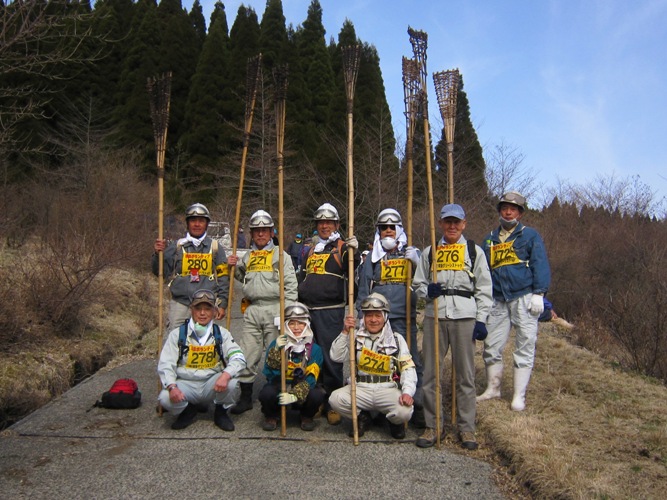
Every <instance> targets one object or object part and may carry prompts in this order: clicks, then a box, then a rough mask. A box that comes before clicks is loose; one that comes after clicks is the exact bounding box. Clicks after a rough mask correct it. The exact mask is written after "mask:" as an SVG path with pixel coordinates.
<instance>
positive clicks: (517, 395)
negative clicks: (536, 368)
mask: <svg viewBox="0 0 667 500" xmlns="http://www.w3.org/2000/svg"><path fill="white" fill-rule="evenodd" d="M532 371H533V369H532V368H515V369H514V397H513V398H512V410H514V411H523V410H525V409H526V388H527V387H528V382H529V381H530V373H531V372H532Z"/></svg>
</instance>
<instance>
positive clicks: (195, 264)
mask: <svg viewBox="0 0 667 500" xmlns="http://www.w3.org/2000/svg"><path fill="white" fill-rule="evenodd" d="M195 269H196V270H197V271H196V272H194V273H193V271H194V270H195ZM212 272H213V256H212V255H211V254H210V253H184V254H183V263H182V267H181V274H182V275H183V276H187V275H190V274H199V276H210V275H211V274H212Z"/></svg>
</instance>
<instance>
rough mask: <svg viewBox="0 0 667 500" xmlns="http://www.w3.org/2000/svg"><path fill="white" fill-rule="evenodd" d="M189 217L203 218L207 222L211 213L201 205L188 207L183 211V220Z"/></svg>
mask: <svg viewBox="0 0 667 500" xmlns="http://www.w3.org/2000/svg"><path fill="white" fill-rule="evenodd" d="M190 217H204V218H205V219H207V220H208V221H209V222H210V221H211V213H210V212H209V211H208V208H206V207H205V206H204V205H202V204H201V203H195V204H194V205H190V206H189V207H188V208H187V209H186V210H185V220H188V219H189V218H190Z"/></svg>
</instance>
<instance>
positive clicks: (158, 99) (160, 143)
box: [146, 71, 171, 416]
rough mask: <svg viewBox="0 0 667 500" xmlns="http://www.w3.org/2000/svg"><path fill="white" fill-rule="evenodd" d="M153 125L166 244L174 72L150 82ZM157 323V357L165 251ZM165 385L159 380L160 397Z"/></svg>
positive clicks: (160, 225)
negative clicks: (167, 162) (166, 186)
mask: <svg viewBox="0 0 667 500" xmlns="http://www.w3.org/2000/svg"><path fill="white" fill-rule="evenodd" d="M146 86H147V89H148V94H149V101H150V107H151V119H152V121H153V137H154V139H155V152H156V163H157V185H158V217H157V221H158V222H157V227H158V229H157V237H158V239H159V240H164V157H165V153H166V150H167V129H168V127H169V105H170V102H171V72H170V71H169V72H167V73H164V74H162V75H161V76H159V77H156V78H148V82H147V84H146ZM157 258H158V299H157V303H158V306H157V309H158V314H157V315H158V321H157V324H158V326H157V328H158V331H157V357H158V359H160V354H161V353H162V340H163V334H164V251H162V250H160V251H159V252H158V256H157ZM160 390H162V382H161V381H160V380H159V379H158V393H159V391H160ZM158 413H159V414H160V416H162V405H160V404H159V403H158Z"/></svg>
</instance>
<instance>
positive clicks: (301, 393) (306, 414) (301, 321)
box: [259, 302, 326, 431]
mask: <svg viewBox="0 0 667 500" xmlns="http://www.w3.org/2000/svg"><path fill="white" fill-rule="evenodd" d="M282 349H284V350H285V356H286V359H287V366H286V372H285V379H286V381H287V385H288V386H289V388H288V390H287V392H280V384H281V377H280V354H281V350H282ZM322 363H323V356H322V349H321V348H320V346H318V345H317V344H315V343H314V342H313V331H312V330H311V329H310V312H309V311H308V307H306V306H305V305H304V304H302V303H300V302H296V303H295V304H292V305H291V306H287V307H286V308H285V334H284V335H280V336H279V337H278V338H277V339H276V340H274V341H273V342H271V344H270V345H269V348H268V350H267V351H266V362H265V363H264V376H265V377H266V380H267V383H266V385H265V386H264V387H263V388H262V390H261V392H260V393H259V401H260V403H261V404H262V413H263V414H264V422H263V423H262V429H264V430H265V431H273V430H275V429H276V427H277V426H278V417H279V413H280V405H284V406H286V405H290V406H291V407H292V408H294V409H298V410H299V411H300V413H301V429H303V430H304V431H312V430H313V429H315V422H314V421H313V416H314V415H315V413H317V410H318V409H319V407H320V405H322V404H323V403H324V399H325V398H326V392H325V390H324V388H323V387H321V386H319V385H316V383H317V377H318V376H319V374H320V370H321V368H322Z"/></svg>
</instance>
